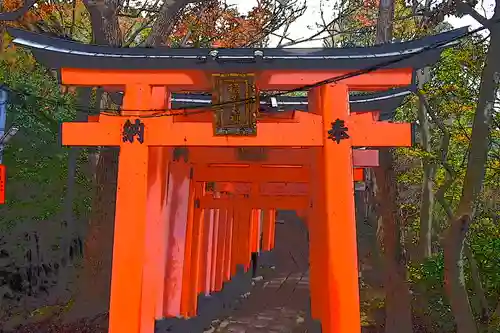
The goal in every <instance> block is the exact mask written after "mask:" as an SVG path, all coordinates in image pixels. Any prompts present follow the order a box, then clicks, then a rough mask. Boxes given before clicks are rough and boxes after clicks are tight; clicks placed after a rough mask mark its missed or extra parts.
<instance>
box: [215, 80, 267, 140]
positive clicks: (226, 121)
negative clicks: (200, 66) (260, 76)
mask: <svg viewBox="0 0 500 333" xmlns="http://www.w3.org/2000/svg"><path fill="white" fill-rule="evenodd" d="M213 84H214V93H213V95H212V105H214V117H215V118H214V132H215V135H256V134H257V117H258V113H259V108H258V107H259V96H258V93H257V89H256V87H255V76H254V75H253V74H230V73H228V74H214V75H213ZM218 105H219V106H218Z"/></svg>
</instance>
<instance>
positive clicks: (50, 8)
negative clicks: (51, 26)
mask: <svg viewBox="0 0 500 333" xmlns="http://www.w3.org/2000/svg"><path fill="white" fill-rule="evenodd" d="M23 5H24V1H23V0H4V1H3V11H5V12H11V11H15V10H16V9H19V8H21V7H22V6H23ZM58 6H62V5H58V4H50V3H43V2H42V3H37V4H36V5H35V6H33V7H32V8H31V9H30V10H29V11H28V12H27V13H26V14H24V15H23V16H22V17H21V18H19V19H18V20H17V21H14V22H6V24H7V25H10V26H17V27H26V26H27V25H29V24H32V23H35V22H39V21H43V20H46V19H48V18H49V17H51V16H52V15H54V13H56V12H58V10H59V9H60V8H58Z"/></svg>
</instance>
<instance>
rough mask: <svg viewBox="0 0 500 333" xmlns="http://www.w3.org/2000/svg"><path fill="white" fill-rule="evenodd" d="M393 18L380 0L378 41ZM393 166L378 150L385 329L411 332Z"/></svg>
mask: <svg viewBox="0 0 500 333" xmlns="http://www.w3.org/2000/svg"><path fill="white" fill-rule="evenodd" d="M393 20H394V1H393V0H381V1H380V5H379V16H378V21H377V39H376V43H377V44H382V43H388V42H390V41H391V39H392V32H393ZM393 166H394V154H393V151H392V150H391V149H380V166H379V167H378V168H375V181H376V185H377V194H376V195H377V202H378V203H379V210H380V218H381V222H382V233H383V235H382V241H383V256H384V266H385V267H384V270H385V279H384V287H385V294H386V296H385V312H386V318H385V332H386V333H412V332H413V323H412V311H411V295H410V290H409V288H408V285H407V282H406V280H407V276H406V260H405V254H404V248H403V246H402V242H401V232H402V226H401V219H400V218H399V214H398V205H397V198H398V194H397V193H398V192H397V191H398V189H397V181H396V176H395V173H394V167H393Z"/></svg>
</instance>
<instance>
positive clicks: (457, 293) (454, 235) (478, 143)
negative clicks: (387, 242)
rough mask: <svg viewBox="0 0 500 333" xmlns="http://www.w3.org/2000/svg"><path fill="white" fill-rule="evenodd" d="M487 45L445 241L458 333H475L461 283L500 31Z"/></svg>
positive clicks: (498, 11)
mask: <svg viewBox="0 0 500 333" xmlns="http://www.w3.org/2000/svg"><path fill="white" fill-rule="evenodd" d="M498 18H500V3H499V1H497V3H496V6H495V12H494V15H493V18H492V20H498ZM490 32H491V35H490V45H489V50H488V54H487V57H486V62H485V66H484V69H483V73H482V77H481V89H480V92H479V100H478V104H477V108H476V113H475V115H474V120H473V124H472V133H471V140H470V152H469V157H468V163H467V170H466V173H465V179H464V185H463V189H462V196H461V198H460V202H459V204H458V208H457V211H456V213H455V216H456V218H455V219H452V220H451V221H450V226H449V227H448V229H447V232H446V238H445V252H444V254H445V271H444V273H445V287H446V292H447V295H448V298H449V301H450V304H451V309H452V312H453V315H454V317H455V322H456V325H457V333H477V332H478V329H477V326H476V322H475V320H474V315H473V313H472V310H471V307H470V304H469V298H468V295H467V289H466V286H465V283H464V279H463V259H462V253H463V250H464V240H465V236H466V232H467V229H468V225H469V223H471V221H472V219H473V216H474V210H475V203H476V200H477V199H478V198H479V195H480V193H481V191H482V184H483V180H484V175H485V172H486V161H487V156H488V146H489V137H490V130H491V128H490V127H491V126H490V123H491V117H492V113H493V106H494V101H495V98H496V93H497V88H498V84H499V79H500V63H499V62H498V57H500V27H499V26H498V25H497V24H492V25H491V27H490Z"/></svg>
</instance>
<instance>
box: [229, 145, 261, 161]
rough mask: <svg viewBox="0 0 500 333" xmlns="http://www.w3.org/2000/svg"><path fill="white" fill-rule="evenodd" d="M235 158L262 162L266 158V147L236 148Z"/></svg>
mask: <svg viewBox="0 0 500 333" xmlns="http://www.w3.org/2000/svg"><path fill="white" fill-rule="evenodd" d="M236 159H237V160H238V161H246V162H262V161H265V160H267V149H266V148H263V147H240V148H236Z"/></svg>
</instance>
